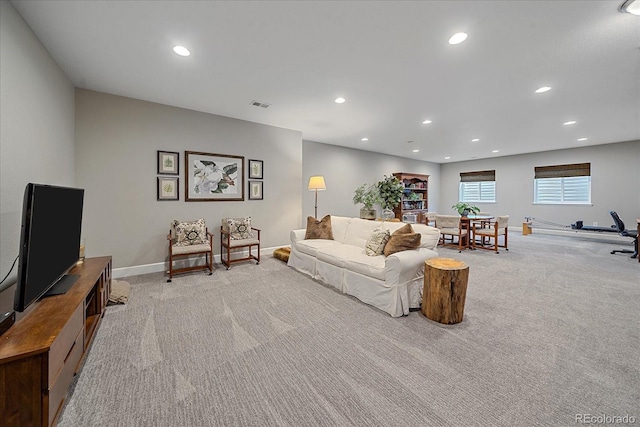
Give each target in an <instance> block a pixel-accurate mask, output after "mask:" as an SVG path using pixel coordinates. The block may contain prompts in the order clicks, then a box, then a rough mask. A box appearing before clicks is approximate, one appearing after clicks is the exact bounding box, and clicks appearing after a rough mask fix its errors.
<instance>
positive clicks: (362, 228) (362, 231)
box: [343, 218, 381, 248]
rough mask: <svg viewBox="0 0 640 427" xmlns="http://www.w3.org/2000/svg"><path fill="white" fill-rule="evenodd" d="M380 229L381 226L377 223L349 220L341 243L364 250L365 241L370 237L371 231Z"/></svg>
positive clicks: (356, 219) (359, 219)
mask: <svg viewBox="0 0 640 427" xmlns="http://www.w3.org/2000/svg"><path fill="white" fill-rule="evenodd" d="M380 227H381V224H380V222H378V221H369V220H366V219H361V218H351V221H350V222H349V227H348V228H347V232H346V233H345V236H344V240H343V243H346V244H348V245H353V246H358V247H359V248H364V245H365V244H366V243H367V240H368V239H369V236H371V233H372V232H373V230H375V229H376V228H380Z"/></svg>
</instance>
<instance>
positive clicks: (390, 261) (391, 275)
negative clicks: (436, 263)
mask: <svg viewBox="0 0 640 427" xmlns="http://www.w3.org/2000/svg"><path fill="white" fill-rule="evenodd" d="M437 256H438V252H436V251H434V250H431V249H427V248H418V249H411V250H408V251H401V252H396V253H394V254H391V255H389V256H388V257H387V258H386V259H385V263H384V264H385V265H384V270H385V272H384V275H385V279H386V280H385V281H386V283H387V285H389V286H393V285H400V284H403V283H406V282H409V281H412V280H415V279H418V278H420V277H423V276H424V262H425V261H426V260H427V259H429V258H435V257H437Z"/></svg>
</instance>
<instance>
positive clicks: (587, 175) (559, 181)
mask: <svg viewBox="0 0 640 427" xmlns="http://www.w3.org/2000/svg"><path fill="white" fill-rule="evenodd" d="M533 187H534V188H533V202H534V203H541V204H554V205H560V204H574V205H580V204H590V203H591V163H577V164H571V165H557V166H540V167H536V168H535V178H534V184H533Z"/></svg>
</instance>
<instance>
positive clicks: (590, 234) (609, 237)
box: [509, 226, 633, 244]
mask: <svg viewBox="0 0 640 427" xmlns="http://www.w3.org/2000/svg"><path fill="white" fill-rule="evenodd" d="M514 231H517V232H518V233H522V227H515V226H514V227H512V226H509V232H510V233H511V232H514ZM531 234H547V235H552V236H565V237H579V238H581V239H589V240H598V241H601V242H609V243H621V244H632V243H633V240H631V239H630V238H628V237H622V236H620V235H619V234H618V233H614V232H607V231H586V230H575V229H572V228H566V229H553V228H540V227H531Z"/></svg>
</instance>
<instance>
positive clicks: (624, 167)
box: [440, 141, 640, 229]
mask: <svg viewBox="0 0 640 427" xmlns="http://www.w3.org/2000/svg"><path fill="white" fill-rule="evenodd" d="M586 162H588V163H591V202H592V204H591V205H589V206H582V205H578V206H576V205H534V204H533V176H534V168H535V167H536V166H551V165H561V164H570V163H586ZM491 169H495V171H496V203H495V204H489V203H479V204H478V207H480V208H481V209H482V210H483V211H488V212H491V213H493V214H496V215H501V214H508V215H510V220H509V224H510V225H514V226H521V225H522V222H523V220H524V217H525V216H531V217H534V218H536V219H539V220H544V221H549V222H553V223H557V224H562V225H570V224H573V223H575V222H576V220H582V221H584V224H585V225H592V224H593V223H594V222H597V223H598V225H599V226H609V225H611V224H613V221H612V220H611V216H610V215H609V211H611V210H614V211H616V212H618V214H619V215H620V217H621V218H622V219H623V221H625V225H626V227H627V228H631V229H635V226H636V224H635V221H636V218H638V217H640V141H631V142H621V143H616V144H606V145H596V146H591V147H580V148H574V149H569V150H557V151H546V152H541V153H533V154H525V155H519V156H508V157H498V158H495V159H484V160H475V161H470V162H460V163H450V164H443V165H442V166H441V178H442V180H441V186H440V190H441V192H442V193H441V194H442V196H441V205H442V206H443V207H444V208H443V211H447V212H448V213H453V210H452V209H450V206H451V205H453V204H454V203H456V201H457V200H458V185H459V183H460V172H471V171H480V170H491ZM536 223H538V224H541V223H540V222H536V221H534V225H536Z"/></svg>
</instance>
